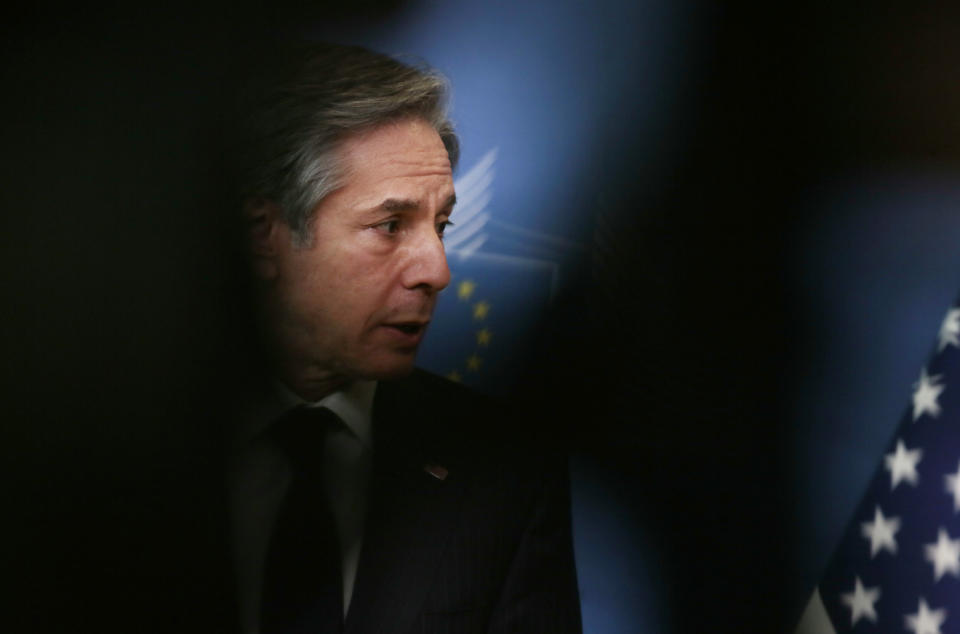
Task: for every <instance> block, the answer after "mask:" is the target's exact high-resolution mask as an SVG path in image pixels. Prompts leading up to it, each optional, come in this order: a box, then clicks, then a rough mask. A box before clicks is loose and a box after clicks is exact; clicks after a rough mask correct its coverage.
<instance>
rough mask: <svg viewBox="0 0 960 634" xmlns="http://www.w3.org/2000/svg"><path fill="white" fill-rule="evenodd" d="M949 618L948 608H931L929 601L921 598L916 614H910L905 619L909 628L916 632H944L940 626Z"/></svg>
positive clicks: (926, 633) (937, 633)
mask: <svg viewBox="0 0 960 634" xmlns="http://www.w3.org/2000/svg"><path fill="white" fill-rule="evenodd" d="M946 619H947V611H946V610H931V609H930V608H929V606H927V602H926V601H924V600H923V598H922V597H921V598H920V605H919V606H918V608H917V613H916V614H908V615H907V616H906V618H905V619H904V620H905V621H906V624H907V629H908V630H913V631H914V633H915V634H942V633H941V632H940V626H941V625H943V622H944V621H945V620H946Z"/></svg>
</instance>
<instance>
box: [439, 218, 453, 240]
mask: <svg viewBox="0 0 960 634" xmlns="http://www.w3.org/2000/svg"><path fill="white" fill-rule="evenodd" d="M452 226H453V223H452V222H450V221H449V220H444V221H443V222H439V223H437V235H438V236H440V237H441V238H442V237H443V234H444V232H445V231H446V230H447V227H452Z"/></svg>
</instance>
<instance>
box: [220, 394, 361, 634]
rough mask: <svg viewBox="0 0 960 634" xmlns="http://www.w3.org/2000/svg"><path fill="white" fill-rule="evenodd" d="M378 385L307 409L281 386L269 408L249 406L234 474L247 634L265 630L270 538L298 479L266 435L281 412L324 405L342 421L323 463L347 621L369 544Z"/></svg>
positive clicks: (237, 558) (242, 617) (329, 439)
mask: <svg viewBox="0 0 960 634" xmlns="http://www.w3.org/2000/svg"><path fill="white" fill-rule="evenodd" d="M376 387H377V384H376V382H375V381H357V382H354V383H352V384H350V385H349V386H348V387H346V388H344V389H343V390H341V391H338V392H334V393H333V394H330V395H328V396H326V397H325V398H323V399H322V400H320V401H317V402H315V403H308V402H306V401H304V400H303V399H301V398H300V397H298V396H297V395H295V394H294V393H293V392H291V391H290V390H289V389H287V388H286V387H285V386H283V385H281V384H277V389H276V394H275V395H274V396H275V398H272V399H270V402H267V403H259V404H257V405H256V406H255V407H251V408H246V412H245V415H244V416H243V420H241V424H240V428H239V431H240V433H239V435H238V438H237V444H236V449H235V452H234V455H235V460H234V461H233V468H232V472H231V474H230V489H231V506H232V515H233V517H232V519H233V538H234V559H235V562H236V567H237V577H238V582H239V588H238V591H239V602H240V626H241V628H242V631H243V632H244V633H245V634H258V632H259V629H260V625H259V623H260V597H261V592H262V587H263V572H264V571H263V569H264V565H265V562H266V557H267V549H268V548H269V545H270V534H271V531H272V530H273V525H274V522H275V520H276V517H277V514H278V513H279V510H280V505H281V503H282V502H283V498H284V495H285V494H286V492H287V488H288V487H289V485H290V480H291V476H292V474H291V466H290V462H289V460H288V459H287V457H286V455H285V454H284V453H283V451H282V450H281V449H280V448H279V447H277V446H276V444H274V443H272V442H271V441H270V440H269V437H268V435H267V434H264V432H265V431H266V429H267V428H268V427H269V426H270V424H271V423H273V422H274V421H276V420H277V419H278V418H279V417H280V416H281V415H282V414H283V413H285V412H287V411H289V410H290V409H292V408H294V407H297V406H299V405H305V406H307V407H326V408H328V409H329V410H331V411H332V412H333V413H334V414H336V415H337V416H338V417H339V418H340V419H341V420H342V421H343V422H344V425H343V426H341V427H339V428H338V429H336V430H333V431H330V432H329V433H328V436H327V441H326V444H325V445H324V453H323V465H324V483H325V485H326V493H327V496H328V499H329V501H330V506H331V510H332V512H333V516H334V519H335V521H336V524H337V531H338V535H339V538H340V563H341V571H342V572H343V611H344V615H346V613H347V609H348V607H349V606H350V598H351V596H352V595H353V585H354V581H355V579H356V575H357V564H358V562H359V560H360V548H361V546H362V543H363V519H364V513H365V512H366V502H367V487H368V484H369V479H370V472H371V467H372V428H371V413H372V409H373V395H374V392H375V391H376Z"/></svg>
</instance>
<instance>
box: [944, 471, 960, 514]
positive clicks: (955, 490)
mask: <svg viewBox="0 0 960 634" xmlns="http://www.w3.org/2000/svg"><path fill="white" fill-rule="evenodd" d="M944 480H946V483H947V486H946V489H947V493H952V494H953V512H954V513H956V512H957V511H960V464H958V465H957V472H956V473H954V474H947V475H946V476H944Z"/></svg>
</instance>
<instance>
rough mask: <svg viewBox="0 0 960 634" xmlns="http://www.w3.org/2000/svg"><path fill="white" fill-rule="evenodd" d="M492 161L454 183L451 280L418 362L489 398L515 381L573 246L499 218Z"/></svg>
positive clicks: (448, 241) (489, 156) (492, 156)
mask: <svg viewBox="0 0 960 634" xmlns="http://www.w3.org/2000/svg"><path fill="white" fill-rule="evenodd" d="M496 163H497V149H496V148H494V149H492V150H490V151H488V152H487V153H486V154H484V155H483V156H482V157H481V158H480V160H478V161H477V162H476V164H474V165H473V166H471V168H470V169H469V170H468V171H467V172H466V173H464V174H463V176H461V177H459V178H458V179H457V180H456V182H455V184H454V186H455V187H456V190H457V198H458V201H459V202H458V203H457V209H456V211H455V212H454V214H453V221H454V225H453V226H452V227H451V228H450V229H448V231H447V233H446V235H445V237H444V244H445V248H446V251H447V260H448V263H449V265H450V271H451V282H450V286H449V287H448V288H447V289H446V290H444V291H443V292H442V293H441V294H440V298H439V301H438V303H437V309H436V316H435V318H434V321H433V323H432V324H431V326H430V328H431V330H430V331H429V333H428V335H427V339H426V341H425V342H424V345H423V348H422V350H421V353H420V357H419V358H418V365H420V366H422V367H424V368H426V369H428V370H430V371H432V372H435V373H437V374H440V375H443V376H446V377H448V378H450V379H452V380H454V381H459V382H462V383H464V384H466V385H469V386H471V387H474V388H477V389H479V390H481V391H485V392H489V393H503V392H505V391H507V390H508V389H509V388H510V386H511V385H512V384H513V381H514V380H515V379H516V378H517V376H518V373H519V372H520V371H521V369H522V361H523V360H524V358H525V356H526V354H527V353H528V352H529V350H530V346H531V344H532V343H533V339H534V334H535V333H536V329H537V326H538V324H539V323H540V321H541V320H542V319H543V318H544V317H545V316H546V314H547V310H548V309H549V307H550V303H551V300H552V299H553V297H554V295H555V294H556V290H557V286H558V284H559V269H560V265H559V263H560V260H561V258H562V256H563V251H564V248H577V247H576V245H564V244H562V243H563V241H562V240H561V239H559V238H556V237H554V236H550V235H549V234H546V233H543V232H539V231H534V230H530V229H527V228H523V227H519V226H516V225H513V224H511V223H507V222H503V221H502V220H500V219H499V218H498V213H497V212H498V209H497V208H496V207H495V205H494V200H495V196H494V182H495V176H496ZM558 243H559V246H558Z"/></svg>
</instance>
